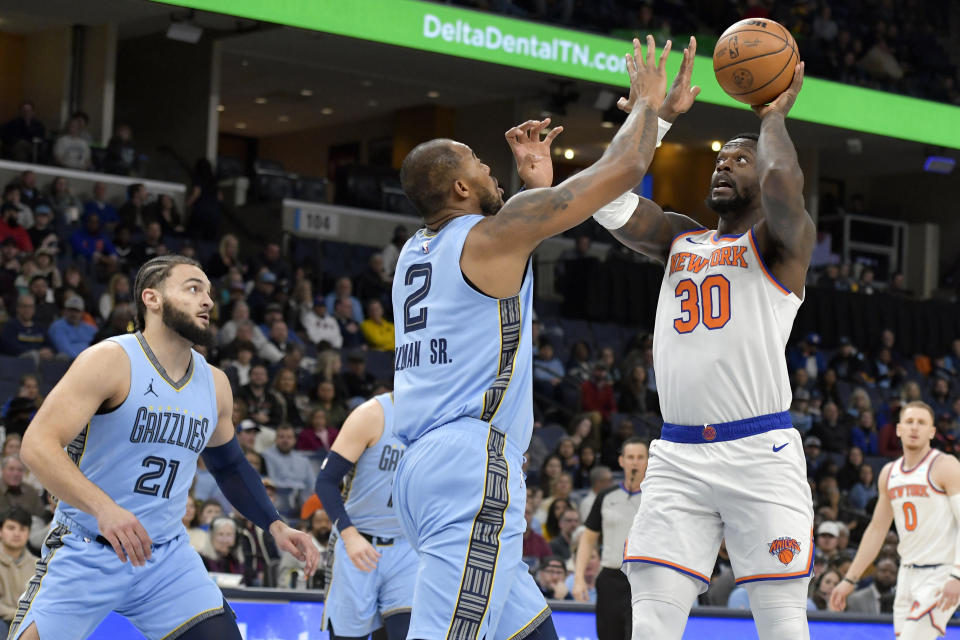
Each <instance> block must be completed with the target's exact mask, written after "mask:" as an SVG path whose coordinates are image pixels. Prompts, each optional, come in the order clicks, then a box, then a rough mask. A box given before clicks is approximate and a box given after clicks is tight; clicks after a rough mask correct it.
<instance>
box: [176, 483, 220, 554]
mask: <svg viewBox="0 0 960 640" xmlns="http://www.w3.org/2000/svg"><path fill="white" fill-rule="evenodd" d="M181 521H182V522H183V527H184V528H185V529H186V530H187V536H189V537H190V546H191V547H193V550H194V551H196V552H197V553H199V554H200V555H201V556H203V555H206V556H212V555H213V549H212V548H211V546H210V532H209V531H206V530H204V529H201V528H200V509H199V508H198V506H197V499H196V498H194V497H193V494H192V493H191V494H189V495H188V496H187V507H186V510H185V511H184V512H183V518H181Z"/></svg>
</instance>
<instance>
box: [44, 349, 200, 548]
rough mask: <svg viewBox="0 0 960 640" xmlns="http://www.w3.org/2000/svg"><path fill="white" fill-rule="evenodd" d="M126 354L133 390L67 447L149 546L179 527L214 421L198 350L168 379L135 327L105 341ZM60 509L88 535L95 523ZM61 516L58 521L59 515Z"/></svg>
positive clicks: (84, 515) (62, 505)
mask: <svg viewBox="0 0 960 640" xmlns="http://www.w3.org/2000/svg"><path fill="white" fill-rule="evenodd" d="M110 339H111V340H113V341H114V342H116V343H117V344H119V345H120V346H122V347H123V350H124V351H126V353H127V357H128V358H129V359H130V390H129V392H128V393H127V397H126V399H125V400H124V401H123V403H121V404H120V405H119V406H118V407H116V408H115V409H113V410H110V411H107V412H105V413H97V414H96V415H94V416H93V418H91V419H90V422H89V424H87V426H86V427H84V429H83V431H81V432H80V435H78V436H77V437H76V439H74V441H73V442H71V443H70V444H69V445H68V446H67V454H68V455H69V456H70V457H71V458H72V459H73V461H74V462H75V463H76V464H77V466H78V467H79V468H80V471H82V472H83V475H85V476H86V477H87V478H88V479H89V480H90V481H91V482H93V483H94V484H95V485H97V486H98V487H100V488H101V489H103V491H104V492H105V493H106V494H107V495H108V496H110V497H111V498H113V500H114V501H115V502H116V503H117V504H118V505H120V506H121V507H123V508H124V509H126V510H127V511H130V512H131V513H133V515H135V516H137V519H138V520H140V522H141V523H142V524H143V526H144V528H145V529H146V530H147V534H149V536H150V539H151V540H152V541H153V542H154V543H162V542H165V541H167V540H169V539H171V538H174V537H176V536H177V535H178V534H179V533H181V532H183V530H184V529H183V523H182V522H181V518H182V517H183V513H184V510H185V509H186V504H187V493H188V492H189V491H190V486H191V485H192V484H193V477H194V475H196V471H197V456H198V455H200V452H202V451H203V448H204V447H205V446H206V444H207V440H208V439H209V438H210V436H211V435H212V434H213V431H214V429H215V428H216V426H217V394H216V391H215V390H214V384H213V374H212V372H211V370H210V365H208V364H207V361H206V360H205V359H204V358H203V356H201V355H200V354H199V353H197V352H195V351H191V352H190V354H191V357H192V358H193V359H192V360H191V362H190V365H189V366H188V368H187V372H186V373H185V374H184V376H183V378H181V379H180V380H178V381H173V380H170V378H169V377H168V376H167V374H166V371H164V369H163V367H162V366H161V365H160V363H159V362H158V361H157V359H156V357H155V356H154V354H153V351H151V350H150V347H149V345H147V342H146V340H144V339H143V336H142V335H141V334H140V333H139V332H138V333H135V334H128V335H124V336H118V337H115V338H110ZM57 511H58V513H57V516H60V515H61V514H62V515H64V516H66V517H67V518H69V519H71V520H73V521H74V522H76V523H77V524H79V525H80V526H81V527H84V528H85V529H87V530H88V531H90V532H92V533H96V534H99V533H100V532H99V531H97V520H96V518H94V517H93V516H92V515H90V514H88V513H85V512H83V511H81V510H80V509H77V508H76V507H73V506H71V505H69V504H67V503H66V502H63V501H61V502H60V505H59V506H58V507H57ZM61 521H62V520H61Z"/></svg>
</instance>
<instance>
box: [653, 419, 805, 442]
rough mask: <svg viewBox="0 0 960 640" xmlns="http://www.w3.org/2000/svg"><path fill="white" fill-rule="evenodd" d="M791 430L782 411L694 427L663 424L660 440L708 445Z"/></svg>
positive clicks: (789, 423)
mask: <svg viewBox="0 0 960 640" xmlns="http://www.w3.org/2000/svg"><path fill="white" fill-rule="evenodd" d="M792 428H793V423H792V422H791V421H790V413H789V412H787V411H783V412H781V413H770V414H767V415H765V416H757V417H756V418H744V419H743V420H734V421H732V422H720V423H716V424H704V425H695V426H690V425H681V424H671V423H669V422H664V423H663V431H662V432H661V434H660V438H661V439H663V440H666V441H667V442H680V443H683V444H709V443H711V442H725V441H727V440H739V439H740V438H746V437H748V436H755V435H757V434H759V433H766V432H767V431H773V430H775V429H792Z"/></svg>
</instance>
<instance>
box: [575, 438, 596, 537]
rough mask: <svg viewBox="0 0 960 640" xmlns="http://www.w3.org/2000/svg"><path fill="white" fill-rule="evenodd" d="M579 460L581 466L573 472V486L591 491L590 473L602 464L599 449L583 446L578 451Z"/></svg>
mask: <svg viewBox="0 0 960 640" xmlns="http://www.w3.org/2000/svg"><path fill="white" fill-rule="evenodd" d="M577 458H578V460H579V464H578V465H577V468H576V471H574V472H573V486H574V487H576V488H577V489H589V488H590V472H591V471H593V468H594V467H596V466H597V465H598V464H599V463H600V461H599V459H598V458H597V449H596V448H595V447H594V446H593V445H591V444H582V445H580V448H579V449H578V450H577ZM581 519H582V518H581Z"/></svg>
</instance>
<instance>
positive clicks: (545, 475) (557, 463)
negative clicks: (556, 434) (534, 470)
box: [540, 453, 563, 520]
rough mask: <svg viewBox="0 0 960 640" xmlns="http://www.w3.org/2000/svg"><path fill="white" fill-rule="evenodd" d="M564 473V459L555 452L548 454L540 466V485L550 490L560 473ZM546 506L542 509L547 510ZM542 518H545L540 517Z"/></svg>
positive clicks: (545, 489)
mask: <svg viewBox="0 0 960 640" xmlns="http://www.w3.org/2000/svg"><path fill="white" fill-rule="evenodd" d="M561 473H563V459H562V458H561V457H560V456H558V455H557V454H555V453H552V454H550V455H549V456H547V457H546V458H545V459H544V461H543V465H542V466H541V467H540V487H541V488H542V489H543V490H544V492H546V491H548V490H549V489H550V488H551V487H552V485H553V483H554V482H555V481H556V479H557V478H558V477H560V474H561ZM546 510H547V509H546V506H543V507H542V509H541V511H543V512H546ZM540 519H541V520H542V519H543V518H540Z"/></svg>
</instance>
